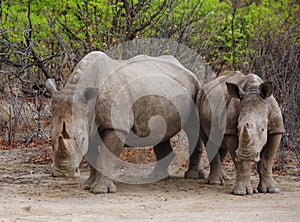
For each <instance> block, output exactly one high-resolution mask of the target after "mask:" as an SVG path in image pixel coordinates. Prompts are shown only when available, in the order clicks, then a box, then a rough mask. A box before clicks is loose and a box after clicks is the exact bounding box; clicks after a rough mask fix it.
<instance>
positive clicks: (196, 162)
mask: <svg viewBox="0 0 300 222" xmlns="http://www.w3.org/2000/svg"><path fill="white" fill-rule="evenodd" d="M186 134H187V137H188V138H189V141H190V140H191V139H190V135H191V134H189V132H188V131H186ZM202 134H203V131H202V130H201V129H200V138H199V139H198V142H197V145H196V148H195V149H194V150H193V152H192V154H191V156H190V162H189V168H188V170H187V171H186V172H185V174H184V178H185V179H204V178H205V173H204V172H203V169H202V166H201V157H202V153H203V142H202V139H201V138H204V139H205V136H204V134H203V135H202ZM192 148H193V147H190V150H191V149H192Z"/></svg>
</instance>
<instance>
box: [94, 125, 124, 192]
mask: <svg viewBox="0 0 300 222" xmlns="http://www.w3.org/2000/svg"><path fill="white" fill-rule="evenodd" d="M100 137H101V140H102V143H101V144H100V145H99V146H98V150H99V155H98V157H97V173H96V180H95V183H94V184H93V186H92V188H91V191H92V193H94V194H101V193H115V192H116V191H117V188H116V186H115V185H114V183H113V182H112V180H111V179H110V178H108V177H106V176H104V174H105V175H112V174H113V170H114V167H115V163H116V162H115V161H116V159H118V157H119V155H120V154H121V152H122V150H123V149H124V142H123V141H125V137H126V135H125V133H123V132H116V131H115V130H105V131H103V132H101V133H100ZM115 158H116V159H115ZM104 172H105V173H104Z"/></svg>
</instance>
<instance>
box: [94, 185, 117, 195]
mask: <svg viewBox="0 0 300 222" xmlns="http://www.w3.org/2000/svg"><path fill="white" fill-rule="evenodd" d="M115 192H117V187H116V185H114V184H113V183H111V184H110V185H95V186H94V187H93V188H92V193H93V194H104V193H115Z"/></svg>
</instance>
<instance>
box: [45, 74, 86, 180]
mask: <svg viewBox="0 0 300 222" xmlns="http://www.w3.org/2000/svg"><path fill="white" fill-rule="evenodd" d="M46 88H47V90H48V91H49V92H50V94H51V97H52V110H51V112H52V131H51V139H52V151H53V155H52V160H53V163H52V165H51V167H52V176H54V177H78V176H80V171H79V165H80V162H81V160H82V158H83V155H84V154H85V153H86V150H85V149H83V147H85V148H86V147H87V146H88V145H87V143H88V137H89V136H88V128H89V120H88V117H89V115H88V112H89V106H88V105H87V102H88V96H89V95H88V94H89V93H87V92H85V91H84V92H83V93H82V94H81V95H80V96H79V97H81V98H79V99H77V100H76V102H77V103H78V104H76V112H72V108H73V103H74V92H75V90H72V89H63V90H61V91H58V90H57V88H56V84H55V82H54V80H53V79H48V80H47V81H46ZM74 121H75V122H74Z"/></svg>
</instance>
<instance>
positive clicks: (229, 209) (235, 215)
mask: <svg viewBox="0 0 300 222" xmlns="http://www.w3.org/2000/svg"><path fill="white" fill-rule="evenodd" d="M49 150H50V147H33V148H22V149H21V148H16V149H12V150H0V200H1V202H0V205H1V206H0V221H172V222H174V221H255V222H257V221H285V222H288V221H300V176H299V172H300V171H299V169H298V168H296V167H292V168H290V169H288V170H287V174H286V175H275V176H274V177H275V180H276V181H277V183H278V185H279V187H280V188H281V193H280V194H253V195H247V196H235V195H233V194H231V188H232V186H233V183H234V169H233V166H232V164H228V165H227V166H225V172H226V173H227V175H229V176H231V179H230V180H229V181H226V184H225V185H224V186H217V185H213V186H212V185H207V184H206V183H205V181H204V180H186V179H184V178H183V173H184V171H185V169H184V167H182V169H179V171H178V172H176V174H175V175H172V176H171V177H170V178H167V179H164V180H161V181H159V182H155V183H150V184H142V185H132V184H124V183H116V185H117V188H118V191H117V193H115V194H104V195H94V194H92V193H91V192H89V191H85V190H83V183H84V181H85V179H86V178H87V176H88V170H87V169H86V168H83V169H81V177H80V178H76V179H71V178H70V179H65V178H53V177H51V176H50V166H49V164H45V163H43V161H41V162H39V161H37V160H38V158H37V157H39V156H40V155H44V154H45V152H48V151H49ZM32 160H35V161H32ZM205 170H206V173H207V170H208V165H207V163H206V166H205ZM252 183H253V186H254V187H256V186H257V183H258V176H257V174H256V173H255V172H254V173H253V176H252Z"/></svg>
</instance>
